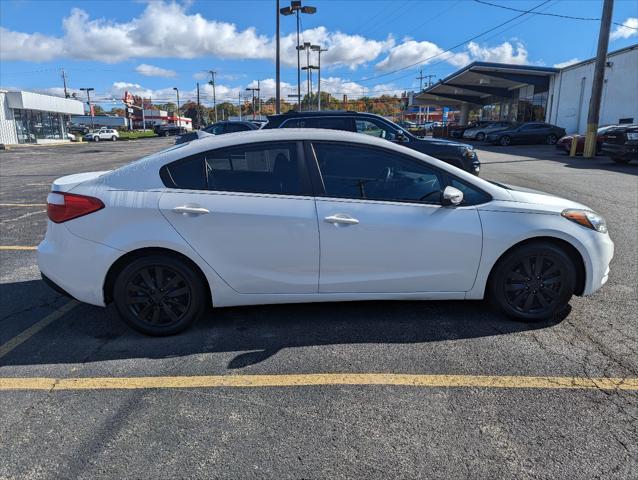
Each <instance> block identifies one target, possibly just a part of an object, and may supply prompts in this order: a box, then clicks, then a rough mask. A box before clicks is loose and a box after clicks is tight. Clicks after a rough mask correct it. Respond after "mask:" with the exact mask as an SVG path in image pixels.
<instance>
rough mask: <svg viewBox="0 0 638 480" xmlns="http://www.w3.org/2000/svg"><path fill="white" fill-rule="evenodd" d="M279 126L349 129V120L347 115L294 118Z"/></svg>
mask: <svg viewBox="0 0 638 480" xmlns="http://www.w3.org/2000/svg"><path fill="white" fill-rule="evenodd" d="M281 128H327V129H329V130H345V131H351V130H352V128H351V120H350V119H349V118H347V117H309V118H294V119H292V120H287V121H286V122H284V123H283V125H282V126H281Z"/></svg>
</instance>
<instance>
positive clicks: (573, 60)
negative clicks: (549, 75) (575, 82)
mask: <svg viewBox="0 0 638 480" xmlns="http://www.w3.org/2000/svg"><path fill="white" fill-rule="evenodd" d="M578 62H580V59H579V58H576V57H574V58H571V59H569V60H565V61H564V62H560V63H555V64H554V67H555V68H565V67H569V66H570V65H573V64H574V63H578Z"/></svg>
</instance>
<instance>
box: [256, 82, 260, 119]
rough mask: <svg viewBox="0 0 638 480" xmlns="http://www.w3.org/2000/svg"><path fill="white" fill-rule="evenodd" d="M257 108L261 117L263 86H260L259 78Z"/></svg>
mask: <svg viewBox="0 0 638 480" xmlns="http://www.w3.org/2000/svg"><path fill="white" fill-rule="evenodd" d="M257 110H258V111H259V117H260V118H261V88H260V87H259V80H257Z"/></svg>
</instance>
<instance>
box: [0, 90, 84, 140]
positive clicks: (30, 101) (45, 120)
mask: <svg viewBox="0 0 638 480" xmlns="http://www.w3.org/2000/svg"><path fill="white" fill-rule="evenodd" d="M82 113H84V105H83V104H82V102H80V101H78V100H74V99H71V98H61V97H54V96H52V95H43V94H40V93H33V92H23V91H15V92H13V91H7V90H0V144H4V145H15V144H20V143H54V142H65V141H68V140H67V125H68V124H69V122H70V116H71V115H77V114H82Z"/></svg>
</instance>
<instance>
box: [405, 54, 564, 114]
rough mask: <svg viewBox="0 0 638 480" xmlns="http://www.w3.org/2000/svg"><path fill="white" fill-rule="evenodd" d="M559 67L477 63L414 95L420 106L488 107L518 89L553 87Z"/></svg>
mask: <svg viewBox="0 0 638 480" xmlns="http://www.w3.org/2000/svg"><path fill="white" fill-rule="evenodd" d="M558 71H559V69H558V68H550V67H533V66H528V65H508V64H504V63H489V62H473V63H471V64H469V65H468V66H467V67H464V68H462V69H461V70H459V71H457V72H454V73H453V74H451V75H449V76H447V77H446V78H444V79H443V80H440V81H439V82H438V83H435V84H434V85H432V86H431V87H429V88H426V89H425V90H423V91H422V92H420V93H418V94H417V95H415V96H414V103H415V104H416V105H441V106H442V105H447V106H460V105H462V104H472V105H485V104H487V103H491V102H492V101H493V98H492V97H501V98H512V97H513V96H516V95H517V92H518V89H519V88H521V87H524V86H526V85H534V87H535V89H536V90H538V89H541V88H549V79H550V77H551V76H552V75H554V74H555V73H556V72H558Z"/></svg>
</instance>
